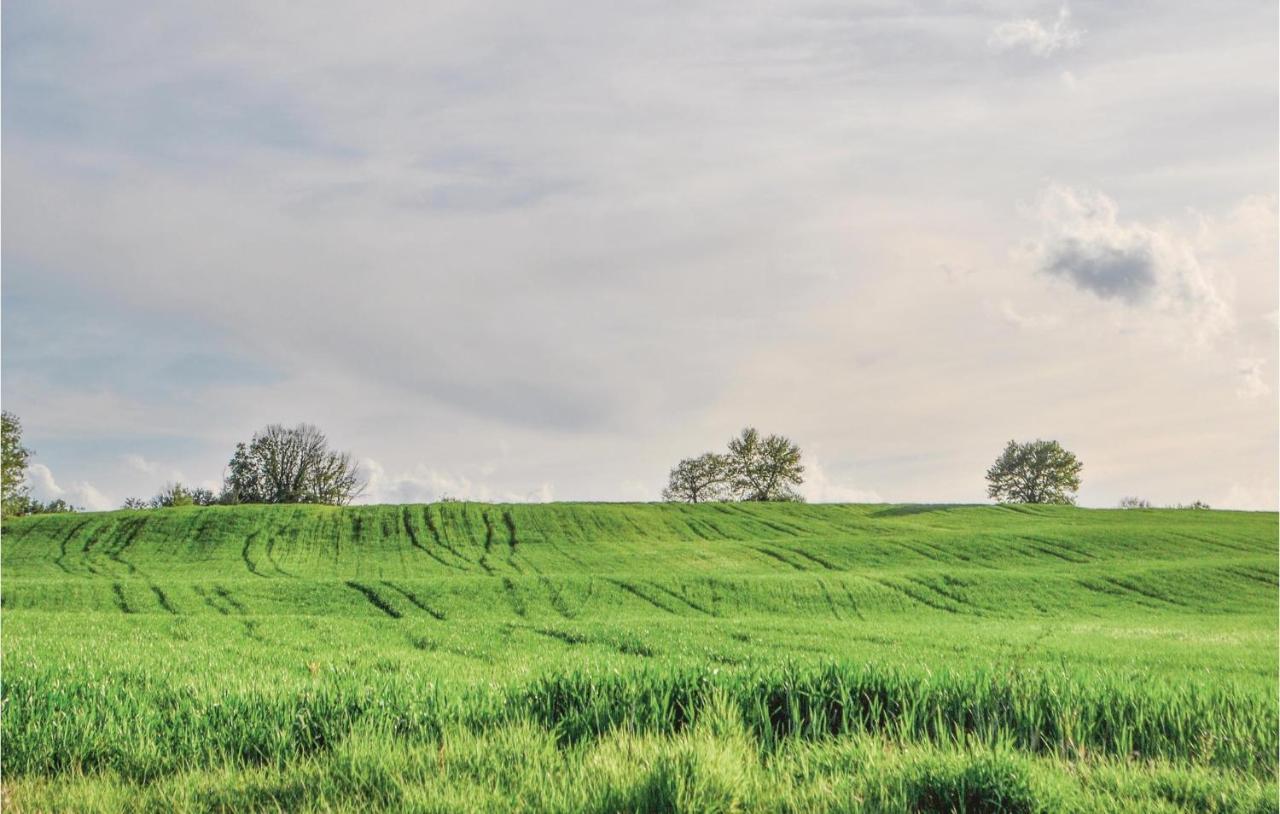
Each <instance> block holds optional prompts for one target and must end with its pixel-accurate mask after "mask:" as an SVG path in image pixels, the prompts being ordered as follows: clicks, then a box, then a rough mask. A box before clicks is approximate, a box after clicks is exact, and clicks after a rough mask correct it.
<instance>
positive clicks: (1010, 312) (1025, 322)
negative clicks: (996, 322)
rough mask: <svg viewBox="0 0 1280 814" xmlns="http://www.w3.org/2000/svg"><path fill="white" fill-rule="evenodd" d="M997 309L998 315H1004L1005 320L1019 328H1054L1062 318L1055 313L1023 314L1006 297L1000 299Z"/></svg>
mask: <svg viewBox="0 0 1280 814" xmlns="http://www.w3.org/2000/svg"><path fill="white" fill-rule="evenodd" d="M999 311H1000V316H1002V317H1004V319H1005V321H1007V322H1008V323H1009V324H1010V325H1016V326H1018V327H1019V328H1027V329H1032V330H1043V329H1045V328H1055V327H1057V326H1058V325H1060V324H1061V323H1062V319H1061V318H1060V317H1058V316H1057V315H1056V314H1024V313H1022V312H1021V311H1019V310H1018V309H1017V308H1015V307H1014V305H1013V303H1012V302H1010V301H1009V300H1007V299H1002V300H1000V308H999Z"/></svg>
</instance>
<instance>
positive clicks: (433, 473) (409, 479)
mask: <svg viewBox="0 0 1280 814" xmlns="http://www.w3.org/2000/svg"><path fill="white" fill-rule="evenodd" d="M361 467H362V468H363V470H364V474H365V477H366V478H367V481H368V483H367V485H366V486H365V490H364V492H363V493H362V494H361V495H360V497H359V498H358V501H357V502H359V503H431V502H433V501H437V500H441V499H443V498H446V497H448V498H455V499H457V500H476V501H484V502H501V503H549V502H550V501H551V500H552V499H553V494H554V489H553V488H552V486H551V484H550V483H547V482H543V483H540V484H538V485H537V486H536V487H534V488H532V489H530V490H528V491H525V492H513V491H510V490H497V489H493V488H492V487H490V486H489V485H488V484H487V483H484V482H478V481H475V480H473V479H471V478H469V477H467V476H465V475H458V474H455V473H448V472H440V471H438V470H435V469H432V468H430V467H427V466H425V465H422V464H419V465H417V466H415V467H413V468H412V469H409V470H407V471H404V472H399V473H396V474H388V472H387V470H386V468H385V467H384V466H383V465H382V464H381V463H379V462H378V461H375V460H373V459H372V458H366V459H364V460H363V461H361Z"/></svg>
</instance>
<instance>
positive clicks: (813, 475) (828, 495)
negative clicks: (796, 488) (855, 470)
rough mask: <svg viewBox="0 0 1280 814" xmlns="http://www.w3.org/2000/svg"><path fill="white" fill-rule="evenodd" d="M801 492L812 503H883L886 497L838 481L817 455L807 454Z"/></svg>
mask: <svg viewBox="0 0 1280 814" xmlns="http://www.w3.org/2000/svg"><path fill="white" fill-rule="evenodd" d="M800 493H801V494H802V495H804V498H805V500H807V501H809V502H810V503H883V502H884V498H882V497H880V495H879V493H877V492H876V491H874V490H871V489H859V488H857V487H855V486H852V485H850V484H847V483H838V482H836V481H834V480H832V479H831V477H830V476H829V475H827V472H826V470H824V469H823V468H822V465H821V464H820V463H819V462H818V458H817V456H815V455H806V456H805V461H804V484H802V485H801V487H800Z"/></svg>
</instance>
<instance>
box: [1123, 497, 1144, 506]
mask: <svg viewBox="0 0 1280 814" xmlns="http://www.w3.org/2000/svg"><path fill="white" fill-rule="evenodd" d="M1120 508H1122V509H1150V508H1151V501H1150V500H1146V499H1144V498H1140V497H1122V498H1120Z"/></svg>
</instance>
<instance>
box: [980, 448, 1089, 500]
mask: <svg viewBox="0 0 1280 814" xmlns="http://www.w3.org/2000/svg"><path fill="white" fill-rule="evenodd" d="M1083 468H1084V464H1082V463H1081V462H1080V460H1079V459H1078V458H1076V456H1075V455H1073V454H1072V453H1070V452H1068V451H1067V450H1065V449H1063V448H1062V445H1060V444H1059V443H1058V442H1057V441H1041V440H1038V439H1037V440H1035V441H1031V442H1028V443H1025V444H1019V443H1018V442H1017V441H1010V442H1009V445H1008V446H1006V447H1005V448H1004V452H1002V453H1001V454H1000V457H999V458H997V459H996V462H995V463H994V464H992V465H991V468H990V469H988V470H987V494H988V495H989V496H990V497H993V498H995V499H996V500H998V501H999V502H1001V503H1060V504H1067V505H1074V504H1075V502H1076V499H1075V492H1076V490H1078V489H1079V488H1080V470H1081V469H1083Z"/></svg>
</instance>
